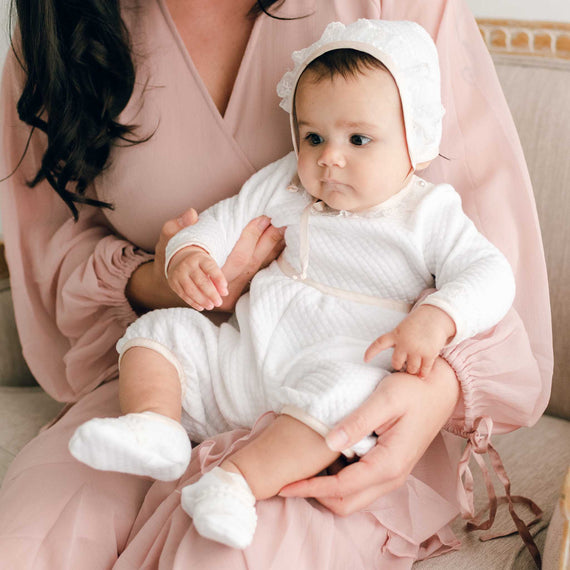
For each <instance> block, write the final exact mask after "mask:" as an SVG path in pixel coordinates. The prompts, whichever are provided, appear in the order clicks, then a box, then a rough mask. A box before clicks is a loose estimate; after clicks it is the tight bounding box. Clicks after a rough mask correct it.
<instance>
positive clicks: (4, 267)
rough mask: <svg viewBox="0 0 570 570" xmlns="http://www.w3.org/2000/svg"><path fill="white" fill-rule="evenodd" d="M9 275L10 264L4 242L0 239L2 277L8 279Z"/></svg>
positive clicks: (0, 274) (0, 269)
mask: <svg viewBox="0 0 570 570" xmlns="http://www.w3.org/2000/svg"><path fill="white" fill-rule="evenodd" d="M8 276H9V273H8V264H7V263H6V256H5V254H4V244H3V243H2V242H1V241H0V279H6V278H7V277H8Z"/></svg>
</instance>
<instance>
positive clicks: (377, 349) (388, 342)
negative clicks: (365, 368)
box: [364, 333, 395, 362]
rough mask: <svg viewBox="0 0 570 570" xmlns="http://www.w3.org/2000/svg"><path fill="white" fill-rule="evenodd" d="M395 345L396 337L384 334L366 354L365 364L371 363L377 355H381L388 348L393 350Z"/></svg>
mask: <svg viewBox="0 0 570 570" xmlns="http://www.w3.org/2000/svg"><path fill="white" fill-rule="evenodd" d="M394 344H395V341H394V337H393V336H392V335H391V334H389V333H388V334H383V335H382V336H379V337H378V338H377V339H376V340H375V341H374V342H373V343H372V344H371V345H370V346H369V347H368V348H367V349H366V352H365V353H364V362H370V361H371V360H372V359H373V358H374V357H375V356H376V355H377V354H380V353H381V352H382V351H383V350H386V349H387V348H392V347H393V346H394Z"/></svg>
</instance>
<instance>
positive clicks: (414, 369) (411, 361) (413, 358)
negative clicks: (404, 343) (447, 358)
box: [406, 354, 422, 374]
mask: <svg viewBox="0 0 570 570" xmlns="http://www.w3.org/2000/svg"><path fill="white" fill-rule="evenodd" d="M421 367H422V357H421V356H420V355H419V354H408V358H407V364H406V372H407V373H408V374H418V373H419V372H420V370H421Z"/></svg>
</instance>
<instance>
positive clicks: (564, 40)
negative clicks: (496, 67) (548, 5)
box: [477, 18, 570, 60]
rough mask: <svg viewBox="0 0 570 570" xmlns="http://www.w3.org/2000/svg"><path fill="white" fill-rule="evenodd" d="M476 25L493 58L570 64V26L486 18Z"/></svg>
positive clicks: (562, 23) (480, 19) (557, 23)
mask: <svg viewBox="0 0 570 570" xmlns="http://www.w3.org/2000/svg"><path fill="white" fill-rule="evenodd" d="M477 24H478V25H479V30H480V31H481V35H482V36H483V39H484V40H485V43H486V44H487V47H488V48H489V51H490V52H491V53H492V54H509V55H511V54H513V55H530V56H535V57H541V58H548V59H564V60H570V24H567V23H564V22H536V21H524V20H494V19H483V18H479V19H477Z"/></svg>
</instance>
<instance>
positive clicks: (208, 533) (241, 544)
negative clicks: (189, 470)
mask: <svg viewBox="0 0 570 570" xmlns="http://www.w3.org/2000/svg"><path fill="white" fill-rule="evenodd" d="M181 503H182V508H183V509H184V510H185V511H186V512H187V513H188V514H189V515H190V516H191V517H192V518H193V519H194V527H195V528H196V530H197V531H198V533H199V534H200V535H201V536H203V537H204V538H209V539H210V540H215V541H216V542H221V543H222V544H225V545H227V546H231V547H232V548H239V549H244V548H246V547H247V546H249V545H250V544H251V541H252V540H253V535H254V534H255V527H256V525H257V514H256V512H255V497H254V496H253V493H252V492H251V489H250V488H249V485H248V484H247V482H246V480H245V479H244V478H243V477H242V476H241V475H239V474H237V473H230V472H228V471H224V470H223V469H221V468H220V467H214V469H212V470H211V471H209V472H208V473H206V474H205V475H204V476H203V477H202V478H201V479H200V480H199V481H197V482H196V483H194V484H192V485H188V486H187V487H184V489H182V500H181Z"/></svg>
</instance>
